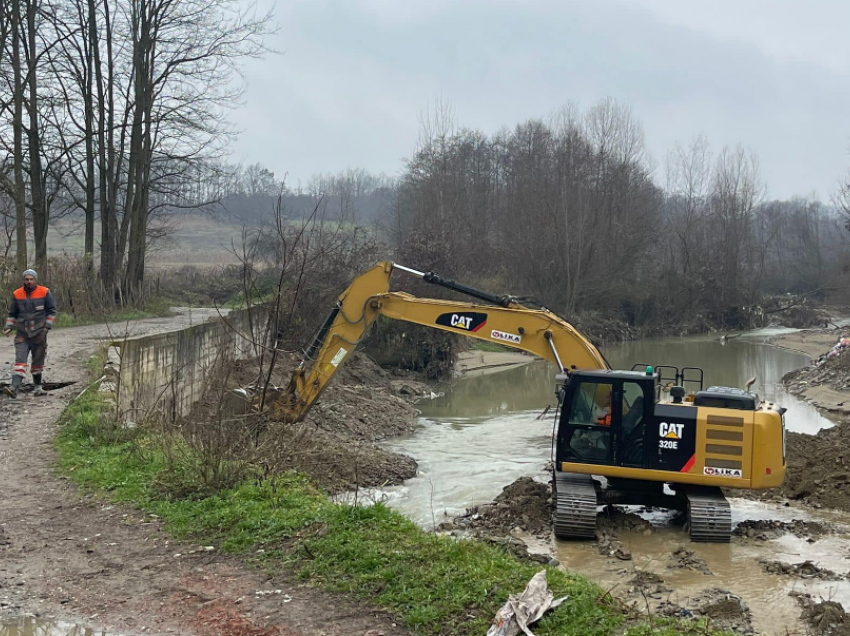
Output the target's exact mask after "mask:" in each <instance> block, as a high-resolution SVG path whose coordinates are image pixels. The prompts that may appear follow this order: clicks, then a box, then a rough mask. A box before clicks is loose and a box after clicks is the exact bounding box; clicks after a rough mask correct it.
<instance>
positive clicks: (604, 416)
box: [556, 373, 654, 468]
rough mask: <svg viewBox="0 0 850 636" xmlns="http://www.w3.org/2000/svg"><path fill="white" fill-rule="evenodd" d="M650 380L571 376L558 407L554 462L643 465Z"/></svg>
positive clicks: (645, 463)
mask: <svg viewBox="0 0 850 636" xmlns="http://www.w3.org/2000/svg"><path fill="white" fill-rule="evenodd" d="M630 375H631V374H630ZM653 385H654V381H653V380H652V379H651V378H650V379H641V378H637V377H635V379H632V378H630V377H629V378H622V377H616V376H614V375H613V374H599V375H593V374H589V373H584V374H581V375H578V374H576V375H574V377H573V378H572V379H571V380H570V383H569V385H568V386H567V390H566V392H565V399H564V405H563V408H562V411H561V419H560V425H559V427H558V439H557V442H558V444H557V453H556V461H557V462H558V463H560V462H576V463H583V464H601V465H606V466H631V467H636V468H644V467H648V465H649V464H648V462H649V461H650V458H649V457H648V454H647V452H646V448H647V443H646V440H647V432H648V430H649V422H650V421H651V420H652V417H653V416H652V413H653V410H652V409H653V407H654V400H653V391H654V388H653Z"/></svg>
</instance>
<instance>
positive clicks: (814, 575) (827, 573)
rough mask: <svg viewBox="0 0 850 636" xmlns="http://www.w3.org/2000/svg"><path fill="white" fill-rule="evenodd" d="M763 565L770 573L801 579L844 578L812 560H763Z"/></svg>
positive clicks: (835, 579) (828, 579)
mask: <svg viewBox="0 0 850 636" xmlns="http://www.w3.org/2000/svg"><path fill="white" fill-rule="evenodd" d="M761 566H762V568H764V571H765V572H767V573H768V574H781V575H786V576H796V577H798V578H801V579H824V580H827V581H837V580H839V579H842V578H844V577H842V576H841V575H840V574H836V573H835V572H833V571H832V570H827V569H826V568H822V567H820V566H818V565H817V564H815V563H813V562H811V561H804V562H803V563H785V562H784V561H761Z"/></svg>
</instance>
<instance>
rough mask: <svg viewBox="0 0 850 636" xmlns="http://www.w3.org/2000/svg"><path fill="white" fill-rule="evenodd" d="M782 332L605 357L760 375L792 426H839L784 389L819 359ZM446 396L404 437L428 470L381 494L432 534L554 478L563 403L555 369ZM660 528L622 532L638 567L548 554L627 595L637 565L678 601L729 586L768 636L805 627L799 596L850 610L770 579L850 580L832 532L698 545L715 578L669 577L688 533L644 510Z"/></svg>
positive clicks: (469, 382)
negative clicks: (809, 570)
mask: <svg viewBox="0 0 850 636" xmlns="http://www.w3.org/2000/svg"><path fill="white" fill-rule="evenodd" d="M775 333H777V332H776V331H772V332H771V331H767V330H765V331H759V332H751V333H749V334H746V335H745V336H741V337H738V338H734V339H732V340H729V341H727V342H725V343H722V342H721V341H720V340H719V339H718V338H717V337H697V338H687V339H680V338H675V339H659V340H646V341H638V342H631V343H624V344H621V345H618V346H614V347H607V348H606V349H605V350H604V353H605V355H606V357H607V358H608V360H609V362H610V363H611V365H612V367H614V368H625V369H629V368H631V367H632V365H633V364H638V363H641V364H652V365H654V366H657V365H659V364H671V365H675V366H685V365H688V366H700V367H702V368H703V369H704V370H705V386H706V387H707V386H711V385H715V384H719V385H725V386H739V387H740V386H743V385H744V383H745V382H746V381H747V379H749V378H750V377H753V376H755V377H756V378H757V381H756V384H755V385H754V390H756V391H757V392H758V393H759V394H760V395H761V396H762V397H764V398H766V399H769V400H772V401H776V402H778V403H780V404H782V405H783V406H785V407H786V408H788V414H787V415H786V422H787V425H788V428H789V429H790V430H793V431H798V432H803V433H815V432H817V431H818V430H819V429H821V428H826V427H829V426H831V425H832V424H831V423H830V422H829V421H828V420H826V419H825V418H823V417H822V416H821V415H820V414H819V413H818V412H817V411H816V409H814V408H813V407H811V406H810V405H808V404H806V403H805V402H802V401H800V400H798V399H796V398H794V397H793V396H790V395H788V394H786V393H784V391H783V390H782V385H781V379H782V376H783V375H784V374H785V373H787V372H788V371H791V370H793V369H796V368H798V367H800V366H802V365H804V364H806V363H807V362H808V358H807V357H806V356H805V355H803V354H800V353H796V352H792V351H787V350H780V349H776V348H774V347H770V346H767V345H766V344H765V340H766V338H767V337H769V336H770V335H774V334H775ZM444 390H445V397H443V398H440V399H436V400H433V401H431V402H429V403H425V404H421V405H420V407H421V410H422V420H421V422H422V427H421V429H420V430H419V431H418V432H417V433H416V434H415V435H413V436H411V437H409V438H406V439H399V440H395V441H394V442H393V443H392V444H391V445H390V446H391V448H392V449H393V450H396V451H398V452H403V453H407V454H409V455H411V456H413V457H415V458H416V460H417V461H418V462H419V474H418V475H417V477H416V478H414V479H411V480H409V481H407V482H406V483H405V484H404V485H402V486H399V487H395V488H391V489H388V490H386V491H383V492H381V493H377V495H378V496H382V497H384V498H386V499H387V500H388V501H389V503H390V505H392V506H393V507H395V508H397V509H398V510H400V511H402V512H404V513H405V514H407V515H408V516H409V517H411V518H413V519H414V520H415V521H417V522H418V523H420V524H422V525H423V526H425V527H429V528H431V527H434V526H435V525H437V524H439V523H440V522H441V521H444V520H446V519H451V517H453V516H455V515H457V514H460V513H462V512H463V511H464V510H465V509H466V508H468V507H470V506H472V505H476V504H479V503H483V502H486V501H490V500H491V499H492V498H493V497H495V496H496V495H497V494H499V492H501V490H502V488H503V487H504V486H506V485H507V484H509V483H511V482H513V481H514V480H516V479H517V478H518V477H520V476H523V475H532V476H534V477H536V478H538V479H540V480H542V481H543V480H547V479H548V476H547V475H546V473H545V472H544V466H545V463H546V461H547V460H548V459H549V457H550V449H551V435H552V429H553V424H554V414H553V413H552V412H550V413H548V414H547V415H546V416H545V417H542V418H540V419H538V416H540V415H541V413H542V412H543V411H544V409H545V407H546V406H547V405H549V404H552V405H554V404H555V396H554V369H552V368H551V367H550V366H549V365H547V364H543V363H535V364H529V365H526V366H523V367H519V368H515V369H511V370H508V371H505V372H502V373H496V374H491V375H484V376H481V377H470V378H466V379H462V380H459V381H456V382H454V383H453V384H451V385H450V386H448V387H446V388H445V389H444ZM731 503H732V511H733V522H734V523H738V522H740V521H742V520H744V519H782V520H791V519H793V518H815V519H816V520H821V521H823V520H826V521H829V522H831V523H834V524H839V525H840V526H841V527H844V528H847V536H850V516H848V515H843V514H838V513H824V514H818V515H817V516H816V517H811V514H810V513H809V512H807V511H805V510H801V509H795V508H784V507H779V506H776V505H769V504H764V503H760V502H752V501H748V500H742V499H733V500H732V502H731ZM643 514H644V516H646V517H648V518H649V519H650V520H651V521H652V523H653V526H654V527H655V528H656V531H655V532H654V533H652V534H650V535H647V536H645V535H643V534H638V533H629V532H627V531H621V533H620V535H621V536H620V537H619V539H620V540H621V541H622V542H623V543H625V544H626V546H627V547H628V548H629V549H630V550H631V552H632V554H633V555H634V559H633V561H631V562H623V561H617V560H612V559H611V558H610V557H605V556H600V555H599V554H598V551H597V549H596V546H595V545H594V544H593V543H587V542H569V543H565V542H556V545H554V546H543V549H546V550H548V551H550V552H553V551H554V553H555V554H556V556H557V558H558V559H559V560H560V561H561V562H562V563H564V564H565V565H566V566H567V567H569V568H571V569H573V570H576V571H578V572H581V573H584V574H586V575H588V576H590V577H591V578H593V579H595V580H597V581H599V583H600V584H601V585H603V586H604V587H611V586H613V585H622V586H625V582H626V581H628V579H630V578H631V574H630V571H632V570H634V569H635V568H639V569H647V570H651V571H654V572H656V573H658V574H659V575H660V576H662V578H664V580H665V582H666V584H667V585H668V586H670V587H672V588H674V590H675V591H674V592H673V593H672V594H671V596H670V600H671V601H674V602H679V603H680V604H682V605H686V603H685V602H684V601H685V599H686V598H687V597H689V596H692V595H694V594H697V593H699V592H700V591H702V590H703V589H706V588H711V587H721V588H724V589H728V590H730V591H732V592H733V593H736V594H738V595H740V596H741V597H743V598H744V600H745V601H746V603H747V604H748V605H749V606H750V608H751V609H752V611H753V623H754V626H755V628H756V629H757V630H760V631H763V632H765V633H782V632H784V631H785V627H791V628H792V629H794V628H796V629H802V625H800V623H799V614H800V610H799V607H798V606H797V604H796V602H795V601H794V600H793V599H792V598H790V597H789V596H788V592H789V591H791V590H792V589H796V590H799V591H807V592H810V593H812V594H815V595H817V596H823V597H824V598H832V599H834V600H837V601H839V602H841V603H842V604H843V605H844V606H845V607H848V608H850V583H848V582H847V581H822V580H811V579H807V580H802V579H796V578H792V577H788V576H778V575H772V574H766V573H764V572H763V570H762V568H761V566H760V564H759V563H758V561H759V559H770V560H780V561H787V562H789V563H801V562H803V561H805V560H807V559H809V560H812V561H814V562H815V563H819V564H820V565H821V566H822V567H826V568H828V569H831V570H833V571H835V572H838V573H840V574H844V573H846V572H848V571H850V560H848V557H850V540H848V538H847V536H845V535H844V534H839V535H837V536H833V535H830V536H828V537H825V538H821V539H819V540H818V541H816V542H814V543H809V542H807V541H806V540H805V539H801V538H797V537H795V536H793V535H786V536H784V537H781V538H779V539H775V540H771V541H755V540H746V539H741V538H735V539H733V542H732V543H731V544H730V545H702V544H699V545H697V544H692V545H690V546H689V547H690V549H693V550H695V551H696V552H697V554H698V555H699V556H701V557H702V558H704V559H706V561H707V562H708V566H709V568H710V569H711V570H712V572H713V573H714V574H713V575H712V576H706V575H704V574H701V573H698V572H692V571H686V570H674V569H669V568H668V567H667V566H668V565H669V564H670V563H672V561H671V560H670V555H671V553H672V552H673V551H674V550H675V549H676V548H677V547H678V546H679V545H683V544H687V543H688V541H687V535H686V534H685V533H684V531H683V530H682V528H681V526H678V527H677V526H675V525H673V524H672V523H671V515H669V514H667V513H664V512H656V513H652V514H646V513H643Z"/></svg>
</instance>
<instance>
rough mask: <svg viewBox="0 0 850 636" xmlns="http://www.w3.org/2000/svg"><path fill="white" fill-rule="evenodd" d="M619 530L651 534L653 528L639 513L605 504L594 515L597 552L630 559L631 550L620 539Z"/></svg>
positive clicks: (622, 559)
mask: <svg viewBox="0 0 850 636" xmlns="http://www.w3.org/2000/svg"><path fill="white" fill-rule="evenodd" d="M620 531H626V532H640V533H643V534H651V533H652V532H653V529H652V524H651V523H650V522H649V521H647V520H646V519H644V518H643V517H641V516H639V515H636V514H634V513H631V512H624V511H623V510H622V509H620V508H617V507H616V506H606V507H605V508H604V509H603V510H602V512H600V513H599V514H598V515H597V516H596V547H597V549H598V550H599V554H601V555H603V556H609V557H614V558H616V559H620V560H621V561H631V559H632V553H631V550H629V549H628V548H627V547H626V545H625V544H624V543H623V542H622V541H620V539H619V532H620Z"/></svg>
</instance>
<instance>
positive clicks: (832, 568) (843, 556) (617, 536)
mask: <svg viewBox="0 0 850 636" xmlns="http://www.w3.org/2000/svg"><path fill="white" fill-rule="evenodd" d="M732 508H733V517H734V518H735V520H736V523H737V526H736V527H735V529H734V531H733V537H732V540H731V543H729V544H698V543H690V542H689V541H688V537H687V533H686V530H685V529H684V527H683V520H682V518H681V515H680V514H678V513H673V512H665V511H659V510H657V509H656V510H653V509H647V508H641V507H621V506H606V507H601V508H600V511H599V514H598V516H597V536H596V540H595V541H589V542H582V541H560V540H556V539H554V538H553V537H552V536H551V525H549V526H548V527H547V526H545V525H544V521H548V519H549V515H550V514H551V490H550V487H549V485H548V484H544V483H541V482H538V481H534V480H532V479H530V478H522V479H520V480H517V482H514V483H513V484H511V485H510V486H508V487H506V488H505V489H504V490H503V491H502V493H501V494H500V495H499V496H498V497H497V498H496V500H494V501H493V502H492V503H490V504H484V505H481V506H477V507H476V508H474V509H471V510H469V511H467V513H466V514H464V515H460V516H459V517H457V518H456V519H455V520H454V521H453V522H452V523H448V524H446V525H445V527H444V528H443V529H444V530H447V531H451V532H453V533H455V534H465V533H472V534H474V535H475V536H478V537H481V538H485V539H488V540H490V541H492V542H494V543H497V544H499V545H502V546H504V547H506V548H507V549H510V550H511V552H512V553H514V554H516V555H517V556H520V557H521V558H528V559H530V560H535V561H539V562H541V563H545V562H549V561H550V560H551V559H552V558H554V559H556V561H557V562H558V563H560V564H562V565H563V566H564V567H566V568H568V569H570V570H573V571H577V572H579V573H582V574H585V575H587V576H589V577H590V578H591V579H593V580H595V581H596V582H598V583H599V584H600V585H601V586H602V587H603V588H605V589H609V590H610V591H611V593H612V594H613V595H614V596H616V597H618V598H619V599H620V600H621V601H622V602H624V603H626V604H627V605H628V606H630V607H632V608H633V609H634V610H635V611H639V612H643V613H650V614H652V615H654V616H678V617H692V618H695V619H698V618H706V617H707V618H711V620H712V625H713V626H715V627H717V628H719V629H728V630H730V631H734V632H736V633H741V634H751V633H765V634H779V633H785V632H786V629H790V630H791V631H795V630H796V631H797V632H799V633H807V631H806V630H808V631H809V632H811V631H812V629H813V628H812V625H811V621H809V620H808V619H806V618H804V616H803V613H802V612H803V608H802V607H801V606H799V605H798V604H797V603H795V602H793V601H792V599H791V598H790V597H789V594H792V593H793V594H796V595H799V594H809V595H811V597H812V598H814V599H818V600H823V599H832V600H833V601H834V602H835V603H836V604H837V605H838V606H841V607H842V608H843V607H850V581H848V580H847V574H848V571H850V517H848V516H843V515H841V514H840V513H828V515H827V516H826V517H825V518H816V517H813V516H812V515H813V514H815V513H816V512H817V511H812V512H807V511H805V510H803V509H798V508H785V507H780V508H778V507H776V506H772V505H765V504H761V503H758V502H750V501H747V500H741V499H734V500H732ZM818 514H819V513H818ZM824 514H826V513H824ZM747 515H752V517H753V518H747ZM764 515H777V516H778V517H779V518H770V517H764ZM795 515H799V516H800V517H802V518H795V517H794V516H795ZM783 517H784V518H783ZM528 521H530V522H531V523H527V522H528ZM521 544H525V545H521ZM827 564H828V566H827ZM842 611H843V609H842ZM842 624H843V623H842ZM822 633H833V632H822ZM834 633H840V632H834Z"/></svg>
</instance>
